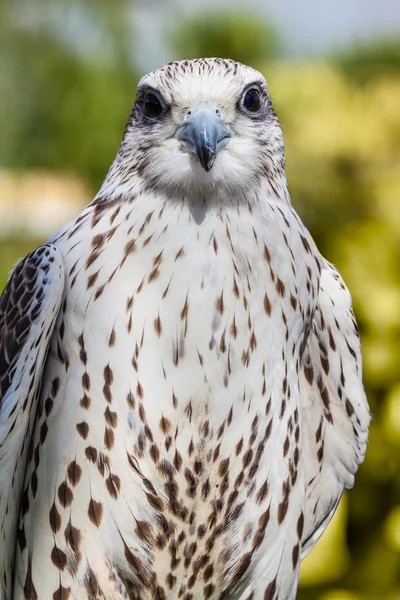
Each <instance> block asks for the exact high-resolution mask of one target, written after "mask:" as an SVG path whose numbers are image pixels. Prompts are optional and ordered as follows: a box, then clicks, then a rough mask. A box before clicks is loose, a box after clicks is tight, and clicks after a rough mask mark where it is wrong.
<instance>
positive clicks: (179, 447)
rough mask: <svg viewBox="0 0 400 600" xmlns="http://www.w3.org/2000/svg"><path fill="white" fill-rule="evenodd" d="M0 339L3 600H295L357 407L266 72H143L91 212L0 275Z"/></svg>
mask: <svg viewBox="0 0 400 600" xmlns="http://www.w3.org/2000/svg"><path fill="white" fill-rule="evenodd" d="M0 322H1V354H0V361H1V362H0V368H1V370H0V377H1V380H0V385H1V400H0V598H1V599H2V600H5V599H7V600H11V599H12V598H13V599H15V600H20V599H24V600H37V599H40V600H47V599H54V600H67V599H71V600H72V599H75V598H76V599H81V598H82V599H90V600H95V599H100V598H103V599H115V598H120V599H141V600H146V599H150V598H151V599H159V600H160V599H164V598H168V599H171V600H173V599H178V598H180V599H183V600H197V599H203V598H204V599H220V598H232V599H237V600H239V599H241V600H250V599H252V600H259V599H260V600H261V599H262V600H277V598H278V597H279V599H280V600H284V599H291V598H292V599H293V598H295V596H296V590H297V584H298V573H299V565H300V560H301V558H302V557H303V556H304V555H305V554H306V553H307V552H308V551H309V550H310V549H311V548H312V546H313V545H314V544H315V542H316V541H317V540H318V538H319V537H320V535H321V534H322V533H323V531H324V529H325V527H326V526H327V524H328V522H329V520H330V518H331V517H332V515H333V513H334V511H335V509H336V507H337V505H338V502H339V500H340V497H341V495H342V493H343V491H344V489H345V488H348V487H351V486H352V485H353V481H354V474H355V472H356V470H357V467H358V465H359V463H360V462H361V461H362V459H363V456H364V452H365V447H366V442H367V430H368V424H369V411H368V405H367V402H366V399H365V395H364V391H363V387H362V381H361V356H360V342H359V334H358V329H357V325H356V322H355V319H354V315H353V312H352V309H351V299H350V295H349V293H348V291H347V289H346V287H345V285H344V284H343V282H342V280H341V278H340V276H339V274H338V272H337V271H336V269H335V268H334V267H333V266H332V265H330V264H329V263H328V262H327V261H326V260H325V259H324V258H323V257H322V256H321V255H320V254H319V252H318V250H317V249H316V247H315V245H314V243H313V241H312V239H311V237H310V235H309V233H308V231H307V230H306V229H305V227H304V225H303V224H302V222H301V221H300V219H299V217H298V216H297V215H296V213H295V211H294V209H293V207H292V205H291V203H290V199H289V194H288V190H287V184H286V178H285V162H284V151H283V137H282V132H281V128H280V126H279V122H278V120H277V117H276V115H275V113H274V111H273V108H272V105H271V102H270V99H269V96H268V91H267V87H266V84H265V80H264V79H263V77H262V76H261V75H260V73H258V72H257V71H254V70H253V69H251V68H249V67H245V66H243V65H240V64H238V63H235V62H233V61H228V60H222V59H201V60H195V61H184V62H176V63H172V64H170V65H167V66H166V67H164V68H162V69H159V70H157V71H155V72H154V73H151V74H150V75H147V76H145V77H144V78H143V79H142V81H141V82H140V83H139V87H138V94H137V100H136V103H135V106H134V109H133V111H132V113H131V115H130V117H129V120H128V123H127V126H126V129H125V132H124V137H123V140H122V143H121V146H120V149H119V151H118V154H117V157H116V159H115V161H114V163H113V164H112V166H111V168H110V171H109V173H108V175H107V177H106V179H105V182H104V184H103V186H102V188H101V189H100V191H99V193H98V195H97V196H96V198H95V199H94V200H93V202H92V203H91V204H90V205H89V206H88V207H87V208H86V209H85V210H84V211H83V212H82V213H81V214H80V215H79V216H78V217H77V218H76V219H74V220H73V221H72V222H71V223H69V224H68V225H66V226H65V227H63V228H62V229H61V230H60V231H59V232H58V233H56V234H55V235H54V236H53V238H52V239H51V240H50V241H49V242H48V244H47V245H45V246H43V247H41V248H39V249H37V250H36V251H34V252H33V253H31V254H30V255H29V256H28V257H27V258H26V259H24V261H22V262H21V263H20V264H19V265H18V266H17V268H16V270H15V271H14V273H13V274H12V275H11V277H10V279H9V282H8V284H7V286H6V289H5V291H4V292H3V296H2V298H1V304H0Z"/></svg>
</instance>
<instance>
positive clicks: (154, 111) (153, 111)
mask: <svg viewBox="0 0 400 600" xmlns="http://www.w3.org/2000/svg"><path fill="white" fill-rule="evenodd" d="M162 111H163V106H162V104H161V101H160V99H159V97H158V96H157V95H156V94H155V93H154V92H147V94H146V95H145V97H144V112H145V113H146V116H147V117H150V118H151V119H155V118H156V117H159V116H160V115H161V113H162Z"/></svg>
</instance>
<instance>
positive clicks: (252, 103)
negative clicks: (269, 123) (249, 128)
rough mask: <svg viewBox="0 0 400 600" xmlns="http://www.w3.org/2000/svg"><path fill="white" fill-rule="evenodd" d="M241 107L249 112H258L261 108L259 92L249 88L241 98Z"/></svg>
mask: <svg viewBox="0 0 400 600" xmlns="http://www.w3.org/2000/svg"><path fill="white" fill-rule="evenodd" d="M242 105H243V107H244V108H245V109H246V110H248V111H249V112H258V111H259V110H260V107H261V98H260V92H259V91H258V90H257V89H256V88H251V89H250V90H247V92H246V93H245V94H244V96H243V101H242Z"/></svg>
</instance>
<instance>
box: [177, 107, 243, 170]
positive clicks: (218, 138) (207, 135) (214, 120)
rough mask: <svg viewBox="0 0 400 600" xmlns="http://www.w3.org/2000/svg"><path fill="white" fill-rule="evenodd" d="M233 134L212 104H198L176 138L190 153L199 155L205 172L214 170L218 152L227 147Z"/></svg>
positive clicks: (188, 112)
mask: <svg viewBox="0 0 400 600" xmlns="http://www.w3.org/2000/svg"><path fill="white" fill-rule="evenodd" d="M232 135H233V133H232V131H231V130H230V129H229V127H228V126H227V125H225V123H224V121H223V117H222V112H221V110H220V109H219V108H217V107H216V106H212V105H210V104H204V103H201V104H198V105H197V106H195V107H194V108H190V109H189V110H188V111H187V112H186V115H185V118H184V122H183V126H182V127H181V128H180V129H179V130H178V132H177V134H176V137H177V138H178V140H180V141H181V142H183V145H184V147H185V148H186V150H188V151H189V152H192V153H193V154H196V155H197V158H198V159H199V161H200V164H201V166H202V167H203V169H204V170H205V171H207V172H208V171H210V169H211V168H212V166H213V164H214V161H215V157H216V156H217V152H218V150H219V149H220V148H221V147H222V146H225V144H226V143H227V141H228V139H229V138H230V137H232Z"/></svg>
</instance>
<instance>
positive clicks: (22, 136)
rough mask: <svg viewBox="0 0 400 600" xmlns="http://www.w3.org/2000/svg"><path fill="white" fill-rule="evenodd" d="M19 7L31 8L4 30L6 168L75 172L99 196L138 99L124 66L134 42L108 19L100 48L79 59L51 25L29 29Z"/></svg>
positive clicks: (1, 90) (12, 14)
mask: <svg viewBox="0 0 400 600" xmlns="http://www.w3.org/2000/svg"><path fill="white" fill-rule="evenodd" d="M43 1H44V0H42V3H43ZM44 3H45V4H46V2H44ZM19 4H22V5H24V3H23V2H22V3H21V2H19V3H18V2H17V3H16V4H15V5H12V6H13V7H14V10H11V9H9V11H8V12H7V11H4V10H3V14H2V15H1V16H3V21H2V22H0V28H2V29H3V35H0V40H1V41H0V56H2V59H1V60H0V82H1V83H0V130H1V131H2V135H1V138H0V162H1V163H2V165H3V166H6V167H14V168H18V169H25V168H32V167H45V168H50V169H64V170H74V171H76V172H77V173H79V174H80V175H82V176H83V177H85V178H86V179H87V180H88V181H89V182H90V183H91V184H92V185H93V188H96V187H98V186H99V184H100V183H101V181H102V179H103V178H104V175H105V173H106V172H107V169H108V166H109V165H110V163H111V161H112V160H113V158H114V155H115V153H116V151H117V149H118V145H119V142H120V138H121V132H122V130H123V127H124V124H125V122H126V120H127V117H128V115H127V111H128V110H129V107H130V106H132V105H133V101H134V97H135V86H136V82H137V79H138V77H137V75H136V73H135V71H134V68H133V66H132V65H131V64H129V62H127V60H126V58H124V59H122V58H121V55H124V54H125V57H126V56H128V55H129V48H130V41H129V40H128V39H125V37H124V35H123V31H122V32H120V35H119V36H118V35H116V33H113V31H114V28H115V17H114V19H111V18H109V19H105V18H104V19H103V21H105V23H104V22H102V25H103V27H100V24H99V26H98V27H99V28H100V42H98V43H97V44H96V43H94V42H93V43H92V44H90V43H89V42H88V45H87V46H86V47H85V49H86V51H84V48H82V50H81V51H80V52H78V51H77V49H76V47H74V44H73V43H71V41H69V43H67V40H65V39H62V38H61V37H60V36H59V35H57V30H55V29H54V27H53V29H51V28H49V27H47V26H46V22H45V23H44V24H43V23H41V22H39V23H38V24H37V25H36V26H32V25H30V26H29V27H28V26H23V25H21V23H20V19H19V18H18V15H19V13H18V11H17V10H16V7H18V5H19ZM34 4H35V5H36V6H37V7H38V5H39V4H41V2H40V1H38V0H35V2H34ZM57 6H58V7H59V8H60V5H59V4H57ZM104 6H106V5H104ZM97 12H99V10H98V11H97ZM40 14H43V9H42V12H41V13H40ZM44 14H47V13H44ZM107 15H108V16H110V11H109V10H107V11H106V15H105V16H107ZM66 19H67V17H66ZM56 21H57V20H56ZM106 25H107V27H108V28H109V29H111V31H108V35H106V33H107V32H104V31H103V29H104V27H105V26H106ZM93 28H94V29H93V32H92V37H93V38H96V35H95V34H96V29H95V25H94V24H93ZM0 33H1V29H0ZM103 36H104V43H103V44H101V38H102V37H103ZM110 40H111V41H112V40H114V41H115V43H110ZM103 46H104V47H103Z"/></svg>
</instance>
